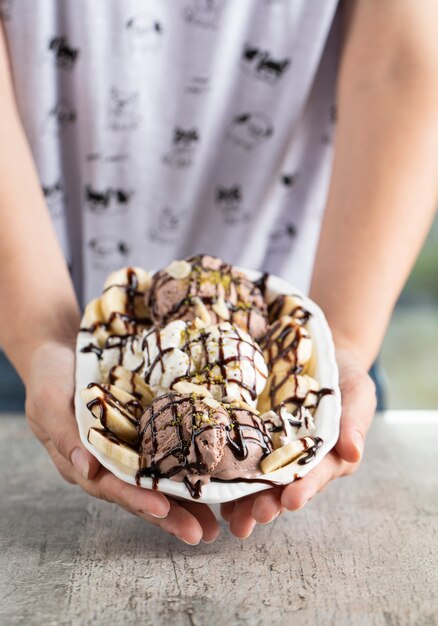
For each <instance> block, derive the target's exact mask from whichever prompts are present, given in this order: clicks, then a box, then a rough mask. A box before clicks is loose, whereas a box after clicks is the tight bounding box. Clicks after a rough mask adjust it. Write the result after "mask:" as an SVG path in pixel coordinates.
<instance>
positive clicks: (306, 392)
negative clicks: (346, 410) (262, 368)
mask: <svg viewBox="0 0 438 626" xmlns="http://www.w3.org/2000/svg"><path fill="white" fill-rule="evenodd" d="M319 388H320V387H319V383H318V382H317V381H316V380H315V379H314V378H312V377H311V376H307V375H304V376H301V375H298V374H293V373H289V372H288V370H284V371H280V372H275V373H273V374H271V376H270V377H269V378H268V381H267V383H266V387H265V388H264V390H263V392H262V394H261V395H260V397H259V401H258V405H257V408H258V410H259V411H260V412H261V413H266V412H267V411H270V410H271V409H272V410H274V411H275V410H276V409H277V407H279V406H281V405H283V406H285V407H286V409H287V410H288V411H289V413H293V412H294V411H295V410H296V409H297V408H298V407H300V406H304V407H307V408H308V409H316V408H317V406H318V402H319V394H318V392H319Z"/></svg>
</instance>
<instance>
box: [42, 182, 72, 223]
mask: <svg viewBox="0 0 438 626" xmlns="http://www.w3.org/2000/svg"><path fill="white" fill-rule="evenodd" d="M42 190H43V194H44V199H45V201H46V204H47V208H48V209H49V212H50V215H51V216H52V217H59V216H60V215H62V214H63V213H64V209H65V204H66V195H65V191H64V184H63V182H62V179H61V178H59V179H58V180H56V181H55V182H54V183H51V184H43V185H42Z"/></svg>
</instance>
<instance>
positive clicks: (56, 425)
mask: <svg viewBox="0 0 438 626" xmlns="http://www.w3.org/2000/svg"><path fill="white" fill-rule="evenodd" d="M25 384H26V415H27V418H28V421H29V425H30V428H31V429H32V431H33V433H34V434H35V435H36V437H37V438H38V439H39V440H40V441H41V443H42V444H43V446H44V447H45V448H46V450H47V452H48V453H49V455H50V456H51V458H52V461H53V463H54V464H55V466H56V467H57V469H58V471H59V473H60V474H61V476H62V477H63V478H64V479H65V480H66V481H67V482H69V483H72V484H76V485H79V486H80V487H81V488H82V489H83V490H84V491H86V492H87V493H88V494H89V495H91V496H95V497H97V498H101V499H102V500H107V501H109V502H114V503H116V504H118V505H119V506H121V507H122V508H124V509H126V510H128V511H130V512H131V513H133V514H134V515H138V516H139V517H142V518H143V519H145V520H146V521H148V522H150V523H152V524H154V525H156V526H159V527H160V528H162V529H163V530H164V531H166V532H168V533H170V534H171V535H175V536H176V537H178V539H180V540H181V541H184V542H185V543H189V544H191V545H194V544H197V543H199V542H200V541H201V540H203V541H204V542H208V543H210V542H211V541H214V539H216V537H217V535H218V534H219V526H218V523H217V521H216V519H215V517H214V515H213V513H212V511H211V510H210V509H209V507H207V506H206V505H202V504H199V503H196V502H185V501H183V502H178V503H177V502H175V501H174V500H172V499H170V498H167V497H166V496H165V495H164V494H162V493H160V492H158V491H152V490H149V489H143V488H140V487H135V486H134V485H129V484H127V483H124V482H122V481H121V480H119V479H118V478H116V476H114V475H113V474H111V473H110V472H109V471H108V470H106V469H105V468H103V467H102V466H101V465H100V464H99V461H98V460H97V459H96V458H94V456H93V455H92V454H90V452H88V450H86V449H85V448H84V446H83V445H82V443H81V440H80V438H79V432H78V427H77V423H76V419H75V415H74V407H73V397H74V351H73V347H72V346H71V345H69V344H66V343H60V342H47V343H45V344H43V345H41V346H40V347H39V348H37V349H36V350H35V351H34V353H33V355H32V358H31V363H30V367H29V370H28V375H27V377H26V381H25Z"/></svg>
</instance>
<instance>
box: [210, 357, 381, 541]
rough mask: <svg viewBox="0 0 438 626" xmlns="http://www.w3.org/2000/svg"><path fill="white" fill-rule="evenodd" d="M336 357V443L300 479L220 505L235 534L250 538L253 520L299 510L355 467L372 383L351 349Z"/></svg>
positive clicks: (371, 407)
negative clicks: (339, 398)
mask: <svg viewBox="0 0 438 626" xmlns="http://www.w3.org/2000/svg"><path fill="white" fill-rule="evenodd" d="M336 356H337V362H338V366H339V375H340V388H341V394H342V417H341V429H340V434H339V439H338V442H337V444H336V446H335V447H334V449H333V450H332V451H331V452H329V454H327V456H326V457H325V458H324V459H323V460H322V461H321V463H320V464H319V465H317V466H316V467H315V468H314V469H313V470H312V471H311V472H309V473H308V474H306V476H304V478H302V479H301V480H298V481H296V482H294V483H291V484H290V485H286V486H284V487H278V488H274V489H269V490H267V491H263V492H261V493H257V494H253V495H251V496H248V497H245V498H242V499H241V500H236V501H234V502H227V503H225V504H223V505H222V506H221V513H222V516H223V518H224V519H225V520H226V521H228V522H229V523H230V530H231V532H232V533H233V534H234V535H236V537H240V538H241V539H244V538H246V537H249V535H250V534H251V533H252V531H253V529H254V526H255V525H256V523H259V524H268V523H269V522H272V521H273V520H274V519H275V518H276V517H278V515H279V514H280V513H282V512H283V511H285V510H288V511H298V510H299V509H302V508H303V507H304V506H305V505H306V504H307V502H309V500H311V499H312V498H313V496H314V495H315V494H317V493H318V492H320V491H323V490H324V489H325V488H326V487H327V485H328V483H329V482H330V481H332V480H334V479H335V478H339V477H341V476H348V475H350V474H352V473H353V472H354V471H356V469H357V468H358V466H359V463H360V460H361V458H362V454H363V449H364V444H365V437H366V434H367V432H368V429H369V427H370V425H371V422H372V419H373V416H374V413H375V410H376V395H375V386H374V383H373V381H372V380H371V378H370V377H369V375H368V373H367V372H366V370H365V369H364V367H363V365H362V364H361V362H360V361H359V359H358V358H357V357H356V356H355V355H354V353H353V352H352V351H351V350H349V349H345V348H344V349H338V350H337V354H336Z"/></svg>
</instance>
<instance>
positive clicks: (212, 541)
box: [201, 537, 217, 544]
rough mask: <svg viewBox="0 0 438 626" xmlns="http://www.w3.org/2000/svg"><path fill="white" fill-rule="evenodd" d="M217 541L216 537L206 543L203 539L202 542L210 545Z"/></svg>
mask: <svg viewBox="0 0 438 626" xmlns="http://www.w3.org/2000/svg"><path fill="white" fill-rule="evenodd" d="M216 539H217V537H215V538H214V539H210V541H206V540H205V539H201V542H202V543H207V544H209V543H214V542H215V541H216Z"/></svg>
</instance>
